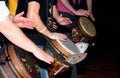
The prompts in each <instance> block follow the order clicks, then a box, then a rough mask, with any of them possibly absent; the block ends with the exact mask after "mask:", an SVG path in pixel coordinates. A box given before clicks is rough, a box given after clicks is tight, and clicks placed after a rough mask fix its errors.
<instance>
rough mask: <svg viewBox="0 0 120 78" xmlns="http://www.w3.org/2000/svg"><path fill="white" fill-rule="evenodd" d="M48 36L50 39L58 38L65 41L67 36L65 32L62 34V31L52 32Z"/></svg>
mask: <svg viewBox="0 0 120 78" xmlns="http://www.w3.org/2000/svg"><path fill="white" fill-rule="evenodd" d="M49 38H50V39H59V40H62V41H65V40H66V39H67V36H66V35H65V34H62V33H52V34H51V35H50V36H49Z"/></svg>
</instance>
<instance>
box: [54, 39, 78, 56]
mask: <svg viewBox="0 0 120 78" xmlns="http://www.w3.org/2000/svg"><path fill="white" fill-rule="evenodd" d="M67 40H68V41H69V42H71V45H73V46H72V47H74V48H75V49H76V50H77V52H78V53H79V49H78V47H77V46H76V45H75V44H74V43H73V42H72V41H71V40H70V39H69V38H67ZM56 41H57V42H58V43H59V44H60V45H61V46H62V47H63V48H64V49H65V50H66V51H68V52H70V53H71V54H75V53H77V52H72V51H71V50H70V49H68V48H67V47H66V46H65V45H63V44H62V43H61V42H60V40H56Z"/></svg>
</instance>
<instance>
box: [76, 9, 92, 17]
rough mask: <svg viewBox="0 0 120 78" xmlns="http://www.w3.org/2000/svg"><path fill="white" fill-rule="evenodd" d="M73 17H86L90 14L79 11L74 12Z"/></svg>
mask: <svg viewBox="0 0 120 78" xmlns="http://www.w3.org/2000/svg"><path fill="white" fill-rule="evenodd" d="M75 15H77V16H86V17H88V16H89V15H90V13H89V11H87V10H83V9H79V10H77V11H76V12H75Z"/></svg>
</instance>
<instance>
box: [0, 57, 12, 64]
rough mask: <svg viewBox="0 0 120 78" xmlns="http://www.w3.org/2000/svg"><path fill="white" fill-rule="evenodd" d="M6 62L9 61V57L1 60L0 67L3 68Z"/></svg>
mask: <svg viewBox="0 0 120 78" xmlns="http://www.w3.org/2000/svg"><path fill="white" fill-rule="evenodd" d="M8 61H11V58H10V56H6V57H5V59H3V60H1V61H0V65H1V66H4V65H5V64H6V62H8Z"/></svg>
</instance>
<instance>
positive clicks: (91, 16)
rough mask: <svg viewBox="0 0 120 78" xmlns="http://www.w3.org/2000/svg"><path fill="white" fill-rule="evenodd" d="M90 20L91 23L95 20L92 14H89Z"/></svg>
mask: <svg viewBox="0 0 120 78" xmlns="http://www.w3.org/2000/svg"><path fill="white" fill-rule="evenodd" d="M90 18H91V19H92V21H95V18H94V16H93V14H92V13H90Z"/></svg>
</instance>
